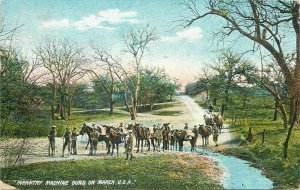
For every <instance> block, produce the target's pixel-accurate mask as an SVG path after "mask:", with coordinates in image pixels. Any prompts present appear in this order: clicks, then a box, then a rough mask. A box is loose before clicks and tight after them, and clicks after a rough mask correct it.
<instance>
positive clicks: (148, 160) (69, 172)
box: [2, 153, 222, 190]
mask: <svg viewBox="0 0 300 190" xmlns="http://www.w3.org/2000/svg"><path fill="white" fill-rule="evenodd" d="M210 162H211V161H210V160H208V159H207V158H205V157H201V156H198V155H196V154H187V153H176V154H175V153H169V154H164V156H161V155H160V154H158V155H147V156H141V157H137V158H134V159H133V160H132V161H125V160H124V157H102V158H100V159H92V160H77V161H63V162H47V163H46V162H44V163H35V164H30V165H26V166H24V167H20V168H18V167H17V168H14V169H9V170H10V171H8V170H2V173H7V172H10V175H9V176H7V178H8V179H10V180H9V181H7V182H9V183H10V184H11V185H14V186H16V187H18V188H22V189H33V188H34V189H57V188H59V187H62V186H45V183H46V181H47V180H52V181H55V180H59V181H61V180H65V181H68V180H72V181H74V180H81V181H89V180H95V181H98V180H115V184H114V185H104V184H98V185H85V186H72V185H68V186H63V189H76V188H77V189H78V188H81V189H82V188H83V189H132V188H134V189H180V190H181V189H222V186H221V185H220V184H219V183H218V176H219V175H220V172H221V171H220V170H219V169H218V168H216V167H212V166H211V165H210ZM2 178H3V175H2ZM14 180H19V181H25V180H41V181H43V184H42V185H39V186H33V185H30V186H26V185H18V184H17V181H14ZM118 180H121V181H122V184H117V183H118V182H120V181H118ZM3 181H4V182H5V179H3ZM123 182H124V183H125V184H123ZM70 184H71V182H70Z"/></svg>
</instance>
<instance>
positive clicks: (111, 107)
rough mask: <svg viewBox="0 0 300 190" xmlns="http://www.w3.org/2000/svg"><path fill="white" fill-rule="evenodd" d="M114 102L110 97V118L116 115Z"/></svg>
mask: <svg viewBox="0 0 300 190" xmlns="http://www.w3.org/2000/svg"><path fill="white" fill-rule="evenodd" d="M113 104H114V102H113V98H112V95H110V96H109V116H112V115H114V105H113Z"/></svg>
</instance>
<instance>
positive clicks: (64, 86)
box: [34, 39, 85, 119]
mask: <svg viewBox="0 0 300 190" xmlns="http://www.w3.org/2000/svg"><path fill="white" fill-rule="evenodd" d="M34 52H35V54H36V56H37V57H38V59H39V61H41V62H42V63H43V65H44V67H45V68H46V69H48V71H49V72H50V75H51V77H52V88H53V94H52V105H51V110H52V118H54V106H55V95H56V92H58V94H59V96H60V97H59V100H60V102H59V115H60V118H61V119H65V108H64V105H65V99H66V96H67V95H68V94H67V93H68V88H69V87H68V86H69V85H70V84H71V81H74V80H75V81H77V80H76V78H78V75H79V78H81V76H82V69H81V66H82V65H83V64H84V61H85V58H84V56H83V53H82V49H81V48H78V47H76V45H75V44H74V43H72V42H70V41H66V40H65V41H62V40H55V39H52V40H50V39H45V40H44V41H43V42H42V43H40V44H39V45H37V46H36V48H35V51H34Z"/></svg>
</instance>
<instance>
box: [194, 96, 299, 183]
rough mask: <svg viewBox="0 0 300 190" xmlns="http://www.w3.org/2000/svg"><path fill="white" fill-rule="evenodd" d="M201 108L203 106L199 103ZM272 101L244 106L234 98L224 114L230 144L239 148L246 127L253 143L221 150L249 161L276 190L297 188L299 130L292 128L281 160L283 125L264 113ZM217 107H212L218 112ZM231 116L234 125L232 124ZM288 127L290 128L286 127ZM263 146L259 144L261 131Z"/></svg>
mask: <svg viewBox="0 0 300 190" xmlns="http://www.w3.org/2000/svg"><path fill="white" fill-rule="evenodd" d="M198 103H199V104H200V105H202V106H205V103H203V102H201V101H199V102H198ZM273 103H274V101H273V99H272V97H269V96H265V97H255V98H248V100H247V102H246V106H244V105H243V102H242V101H241V100H240V99H239V97H233V99H232V100H231V105H230V106H229V107H228V109H227V110H226V111H225V114H224V116H225V118H226V120H225V122H226V123H227V124H229V125H230V130H231V133H232V136H233V140H232V142H235V143H236V144H239V143H240V142H241V139H243V138H245V137H247V133H248V131H249V127H251V129H252V133H253V135H254V136H253V137H254V140H253V142H251V143H249V144H248V145H244V146H236V145H235V146H229V148H226V149H222V152H223V153H224V154H228V155H232V156H236V157H239V158H242V159H244V160H248V161H250V162H251V163H253V165H254V166H255V167H257V168H260V169H262V170H263V171H264V173H265V174H266V175H267V176H268V177H269V178H271V179H272V180H273V182H274V185H275V188H281V189H284V188H297V187H298V185H299V183H300V141H299V139H300V130H299V127H297V126H295V127H294V129H293V133H292V136H291V139H290V142H289V149H288V158H287V159H286V160H284V159H283V158H282V155H283V142H284V141H285V138H286V135H287V130H285V129H284V128H283V122H282V120H281V119H280V116H279V114H278V120H277V121H273V120H272V119H273V113H274V110H273V109H267V108H266V105H268V106H271V105H273ZM219 106H220V105H217V106H215V107H214V109H215V111H217V110H218V107H219ZM234 115H235V116H236V121H234V119H233V118H234ZM288 127H289V126H288ZM264 129H265V130H266V132H265V142H264V144H262V134H263V130H264Z"/></svg>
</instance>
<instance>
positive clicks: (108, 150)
mask: <svg viewBox="0 0 300 190" xmlns="http://www.w3.org/2000/svg"><path fill="white" fill-rule="evenodd" d="M105 143H106V147H107V154H109V153H110V147H111V145H110V141H109V139H108V138H105Z"/></svg>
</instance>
